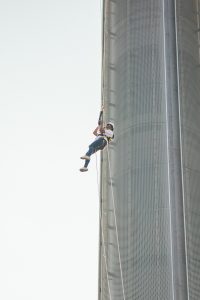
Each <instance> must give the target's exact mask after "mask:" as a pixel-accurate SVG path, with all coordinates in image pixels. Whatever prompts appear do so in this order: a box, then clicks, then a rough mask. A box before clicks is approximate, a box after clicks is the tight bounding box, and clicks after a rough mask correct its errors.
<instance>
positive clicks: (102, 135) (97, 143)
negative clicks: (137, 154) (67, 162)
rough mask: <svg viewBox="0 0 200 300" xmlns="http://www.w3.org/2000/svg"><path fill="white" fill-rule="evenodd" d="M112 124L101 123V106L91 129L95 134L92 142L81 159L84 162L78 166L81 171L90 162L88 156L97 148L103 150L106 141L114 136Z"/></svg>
mask: <svg viewBox="0 0 200 300" xmlns="http://www.w3.org/2000/svg"><path fill="white" fill-rule="evenodd" d="M113 131H114V124H113V123H112V122H108V123H106V126H104V125H103V107H102V108H101V111H100V114H99V120H98V126H97V127H96V128H95V130H94V131H93V134H94V135H95V136H96V138H95V140H94V142H93V143H92V144H90V145H89V150H88V151H87V153H86V154H85V155H83V156H81V159H84V160H85V164H84V166H83V167H82V168H80V171H81V172H86V171H88V164H89V163H90V156H91V155H92V154H94V153H96V152H97V151H99V150H103V149H104V148H105V147H106V146H107V144H108V143H110V142H111V141H112V140H113V138H114V133H113Z"/></svg>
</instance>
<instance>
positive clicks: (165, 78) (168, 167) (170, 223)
mask: <svg viewBox="0 0 200 300" xmlns="http://www.w3.org/2000/svg"><path fill="white" fill-rule="evenodd" d="M162 6H163V7H162V10H163V11H162V13H163V16H162V17H163V20H162V21H163V52H164V53H163V55H164V81H165V83H164V91H165V109H166V135H167V162H168V163H167V173H168V187H169V195H168V201H169V226H170V252H171V253H170V254H171V272H172V297H173V300H174V299H175V288H174V269H173V242H172V216H171V214H172V203H171V181H170V166H169V163H170V162H169V128H168V127H169V120H168V91H167V58H166V36H165V34H166V27H165V1H164V0H163V1H162Z"/></svg>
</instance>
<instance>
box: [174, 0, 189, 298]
mask: <svg viewBox="0 0 200 300" xmlns="http://www.w3.org/2000/svg"><path fill="white" fill-rule="evenodd" d="M174 9H175V12H174V14H175V34H176V68H177V85H178V121H179V131H180V135H179V139H180V156H181V183H182V197H183V225H184V239H185V240H184V242H185V263H186V281H187V287H186V289H187V296H188V299H190V289H189V275H188V252H187V249H188V247H187V228H186V203H185V202H186V201H185V185H184V177H183V150H182V145H183V141H182V124H181V96H180V77H179V70H180V68H179V51H178V50H179V48H178V46H179V45H178V20H177V1H176V0H175V3H174Z"/></svg>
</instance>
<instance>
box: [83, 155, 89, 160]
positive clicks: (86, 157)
mask: <svg viewBox="0 0 200 300" xmlns="http://www.w3.org/2000/svg"><path fill="white" fill-rule="evenodd" d="M81 159H86V160H90V157H89V156H87V155H83V156H81Z"/></svg>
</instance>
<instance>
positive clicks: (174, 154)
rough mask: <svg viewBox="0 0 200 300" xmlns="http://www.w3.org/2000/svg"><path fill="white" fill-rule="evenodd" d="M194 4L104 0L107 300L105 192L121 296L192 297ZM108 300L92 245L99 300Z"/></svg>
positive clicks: (195, 240) (111, 260)
mask: <svg viewBox="0 0 200 300" xmlns="http://www.w3.org/2000/svg"><path fill="white" fill-rule="evenodd" d="M199 6H200V5H199ZM197 8H198V3H197V0H192V1H191V0H184V1H183V0H178V1H175V0H168V1H164V0H163V1H161V0H123V1H121V0H113V1H111V0H110V1H108V0H107V1H104V16H105V23H104V44H105V49H104V52H105V57H104V68H103V78H104V80H103V96H104V106H105V110H106V120H111V121H114V123H115V140H114V142H113V143H112V144H111V145H110V146H109V153H110V165H111V174H110V173H109V168H108V156H107V152H106V150H104V152H103V154H102V167H101V169H102V172H101V200H102V202H101V209H102V216H103V222H104V228H103V230H104V234H105V238H106V251H107V252H106V256H107V260H108V276H109V283H110V287H111V296H112V300H118V299H120V300H121V299H123V293H122V281H121V276H120V265H119V255H118V248H117V240H116V227H115V222H114V211H113V203H112V188H113V193H114V198H115V199H114V200H115V203H116V217H117V225H118V233H119V247H120V255H121V260H122V273H123V279H124V291H125V296H126V300H147V299H148V300H155V299H156V300H172V299H173V300H186V299H188V300H197V299H200V294H199V293H200V289H199V282H200V275H199V274H200V272H199V270H200V268H199V267H200V265H199V261H200V256H199V253H200V252H199V249H200V247H199V246H200V233H199V231H198V227H199V225H200V224H199V223H200V218H199V215H200V202H199V196H200V188H199V184H198V182H199V179H200V176H199V174H200V155H199V153H200V118H199V115H200V114H199V113H200V111H199V110H200V88H199V83H200V81H199V79H200V78H199V70H200V68H198V65H199V62H200V61H199V59H200V55H199V53H200V52H199V48H198V42H199V38H200V36H199V34H198V30H197V28H198V26H199V25H198V14H197V13H196V11H197V10H198V9H197ZM176 22H177V23H176ZM176 30H177V31H176ZM176 34H177V36H176ZM176 38H177V40H176ZM177 59H178V61H177ZM191 79H192V80H191ZM110 176H111V177H110ZM111 182H112V184H111ZM100 246H101V244H100ZM187 285H188V286H187ZM188 297H190V298H188ZM107 299H109V292H108V283H107V277H106V269H105V262H104V258H103V254H102V249H101V247H100V282H99V300H107Z"/></svg>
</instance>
